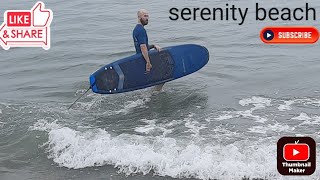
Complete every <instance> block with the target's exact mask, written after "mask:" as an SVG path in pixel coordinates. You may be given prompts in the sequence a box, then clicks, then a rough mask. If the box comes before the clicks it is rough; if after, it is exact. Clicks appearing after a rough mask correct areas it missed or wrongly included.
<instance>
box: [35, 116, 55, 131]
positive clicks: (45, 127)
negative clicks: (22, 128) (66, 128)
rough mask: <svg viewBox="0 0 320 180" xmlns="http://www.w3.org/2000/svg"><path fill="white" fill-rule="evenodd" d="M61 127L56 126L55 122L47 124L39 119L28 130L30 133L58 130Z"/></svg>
mask: <svg viewBox="0 0 320 180" xmlns="http://www.w3.org/2000/svg"><path fill="white" fill-rule="evenodd" d="M60 127H61V126H60V125H59V124H57V120H55V121H53V122H48V121H47V120H45V119H40V120H38V121H37V122H36V123H35V124H34V125H33V126H30V127H29V130H32V131H35V130H36V131H50V130H53V129H58V128H60Z"/></svg>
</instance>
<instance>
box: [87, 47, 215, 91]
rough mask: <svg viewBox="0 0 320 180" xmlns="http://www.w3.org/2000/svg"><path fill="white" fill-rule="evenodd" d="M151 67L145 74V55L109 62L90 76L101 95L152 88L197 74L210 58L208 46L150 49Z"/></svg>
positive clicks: (95, 88) (93, 86) (94, 88)
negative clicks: (158, 50)
mask: <svg viewBox="0 0 320 180" xmlns="http://www.w3.org/2000/svg"><path fill="white" fill-rule="evenodd" d="M149 57H150V61H151V64H152V69H151V71H150V72H149V73H145V70H146V62H145V60H144V58H143V56H142V54H135V55H132V56H129V57H126V58H123V59H120V60H118V61H115V62H113V63H111V64H108V65H106V66H104V67H102V68H100V69H99V70H97V71H96V72H94V73H93V74H92V75H90V78H89V79H90V87H91V89H92V91H93V92H95V93H99V94H116V93H123V92H128V91H134V90H138V89H143V88H147V87H151V86H154V85H157V84H161V83H164V82H168V81H172V80H174V79H178V78H180V77H183V76H186V75H188V74H191V73H194V72H196V71H198V70H199V69H201V68H202V67H203V66H205V65H206V64H207V63H208V61H209V51H208V50H207V48H205V47H203V46H199V45H195V44H186V45H179V46H171V47H166V48H162V50H161V51H160V52H157V51H156V50H151V51H149Z"/></svg>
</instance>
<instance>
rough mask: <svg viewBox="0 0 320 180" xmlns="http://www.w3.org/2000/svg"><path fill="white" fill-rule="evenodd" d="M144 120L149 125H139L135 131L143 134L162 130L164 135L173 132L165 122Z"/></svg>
mask: <svg viewBox="0 0 320 180" xmlns="http://www.w3.org/2000/svg"><path fill="white" fill-rule="evenodd" d="M142 121H143V122H145V123H147V125H144V126H138V127H136V128H135V129H134V131H136V132H139V133H143V134H150V133H153V132H162V135H164V136H165V135H167V134H169V133H171V132H172V129H169V128H167V127H166V126H165V125H163V124H156V122H157V121H156V120H155V119H154V120H147V119H142Z"/></svg>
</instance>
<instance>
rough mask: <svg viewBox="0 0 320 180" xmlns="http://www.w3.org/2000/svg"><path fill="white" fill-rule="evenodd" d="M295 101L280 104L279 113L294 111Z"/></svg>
mask: <svg viewBox="0 0 320 180" xmlns="http://www.w3.org/2000/svg"><path fill="white" fill-rule="evenodd" d="M294 103H295V101H294V100H289V101H284V104H280V105H279V107H278V109H279V111H289V110H292V108H291V105H292V104H294Z"/></svg>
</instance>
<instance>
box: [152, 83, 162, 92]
mask: <svg viewBox="0 0 320 180" xmlns="http://www.w3.org/2000/svg"><path fill="white" fill-rule="evenodd" d="M163 85H164V83H162V84H158V85H155V86H154V89H153V90H154V91H158V92H159V91H161V90H162V87H163Z"/></svg>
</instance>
